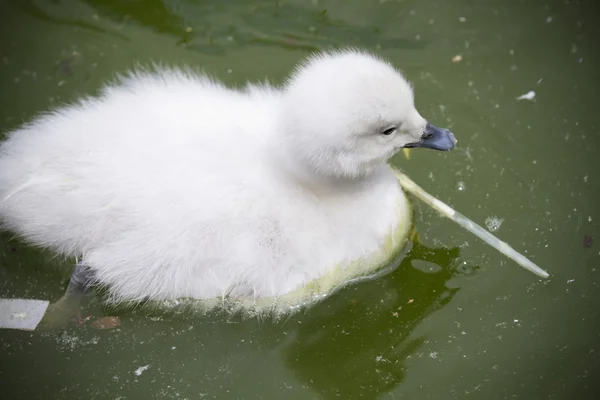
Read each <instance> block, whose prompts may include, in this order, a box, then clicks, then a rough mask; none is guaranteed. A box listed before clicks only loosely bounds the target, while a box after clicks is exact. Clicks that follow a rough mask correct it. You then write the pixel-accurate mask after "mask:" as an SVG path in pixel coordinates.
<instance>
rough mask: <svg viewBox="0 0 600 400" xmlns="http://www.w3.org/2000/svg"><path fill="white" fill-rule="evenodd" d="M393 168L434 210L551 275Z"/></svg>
mask: <svg viewBox="0 0 600 400" xmlns="http://www.w3.org/2000/svg"><path fill="white" fill-rule="evenodd" d="M392 170H393V172H394V174H395V175H396V178H398V181H399V182H400V185H401V186H402V187H403V188H404V189H406V191H408V192H409V193H411V194H412V195H414V196H415V197H417V198H419V199H420V200H421V201H423V202H424V203H426V204H427V205H429V206H430V207H432V208H433V209H434V210H436V211H438V212H439V213H440V214H442V215H443V216H444V217H447V218H449V219H451V220H452V221H454V222H456V223H457V224H459V225H460V226H462V227H463V228H465V229H466V230H468V231H469V232H471V233H472V234H474V235H475V236H477V237H478V238H480V239H481V240H483V241H484V242H486V243H487V244H489V245H490V246H492V247H493V248H495V249H496V250H498V251H499V252H501V253H502V254H504V255H505V256H507V257H508V258H511V259H512V260H514V261H515V262H516V263H517V264H519V265H520V266H522V267H523V268H525V269H526V270H528V271H531V272H533V273H534V274H536V275H538V276H540V277H542V278H548V277H549V274H548V273H547V272H546V271H544V270H543V269H541V268H540V267H538V266H537V265H536V264H534V263H533V262H532V261H531V260H529V259H528V258H527V257H525V256H524V255H522V254H521V253H519V252H518V251H516V250H515V249H513V248H512V247H510V246H509V245H508V243H505V242H503V241H502V240H500V239H498V238H497V237H496V236H494V235H492V234H491V233H489V232H488V231H486V230H485V229H483V228H482V227H481V226H479V225H477V224H476V223H475V222H473V221H471V220H470V219H469V218H467V217H465V216H464V215H462V214H461V213H459V212H458V211H456V210H454V209H453V208H452V207H450V206H448V205H447V204H445V203H444V202H442V201H441V200H438V199H436V198H435V197H433V196H432V195H430V194H429V193H427V192H426V191H425V190H423V189H422V188H421V187H420V186H419V185H417V184H416V183H415V182H414V181H413V180H412V179H410V178H409V177H408V176H406V175H405V174H404V173H402V172H401V171H399V170H397V169H395V168H392Z"/></svg>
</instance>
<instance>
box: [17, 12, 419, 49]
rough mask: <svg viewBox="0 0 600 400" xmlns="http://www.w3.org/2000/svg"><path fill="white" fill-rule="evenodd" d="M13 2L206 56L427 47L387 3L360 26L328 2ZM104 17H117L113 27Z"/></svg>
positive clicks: (50, 18) (46, 17)
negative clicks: (145, 34)
mask: <svg viewBox="0 0 600 400" xmlns="http://www.w3.org/2000/svg"><path fill="white" fill-rule="evenodd" d="M12 4H13V6H15V7H17V8H18V9H20V10H21V11H22V12H24V13H26V14H28V15H30V16H32V17H35V18H37V19H41V20H43V21H46V22H52V23H55V24H59V25H65V26H74V27H79V28H82V29H87V30H91V31H94V32H97V33H106V34H110V35H112V36H115V37H118V38H120V39H125V40H128V38H127V36H126V35H124V34H122V33H120V32H118V31H120V30H121V28H122V27H123V26H124V25H127V24H132V25H138V26H141V27H145V28H149V29H151V30H152V31H155V32H158V33H161V34H165V35H169V36H173V37H175V38H177V42H176V44H177V45H181V46H185V47H186V48H188V49H190V50H193V51H197V52H200V53H204V54H224V53H226V52H228V51H233V50H242V49H246V48H248V46H257V45H259V46H274V47H283V48H286V49H299V50H305V51H313V50H318V49H324V48H330V47H338V46H358V47H363V48H372V49H374V48H393V49H422V48H425V47H426V46H427V45H428V41H427V40H426V39H421V38H415V37H413V36H410V37H409V36H398V34H397V33H396V34H391V31H392V30H391V29H388V27H387V25H389V19H388V18H386V17H387V14H386V8H385V6H382V7H378V8H374V9H373V10H375V11H373V15H372V17H371V18H369V20H372V23H369V24H360V25H359V24H352V23H350V22H349V21H342V20H340V19H338V18H336V17H335V16H332V15H331V13H330V12H329V11H328V9H327V8H326V7H325V6H318V5H316V4H313V5H304V4H298V3H282V2H276V1H262V2H261V1H259V2H255V1H240V0H238V1H228V2H222V1H205V2H202V3H200V4H196V3H191V2H187V1H178V0H172V1H162V0H148V1H143V2H140V1H132V0H123V1H113V0H81V4H85V5H86V6H89V7H91V8H92V9H93V10H94V12H95V14H93V13H86V12H79V13H77V12H75V13H74V12H73V11H72V9H70V8H72V7H69V6H68V5H63V4H61V3H52V2H50V3H48V2H36V1H32V0H28V1H14V0H13V1H12ZM407 15H408V8H407V10H406V13H404V14H400V15H397V16H396V19H395V20H394V21H393V24H394V25H395V26H396V25H397V24H401V23H402V21H403V19H404V18H407ZM101 20H108V21H112V23H113V24H114V26H113V27H112V28H110V27H109V26H110V25H107V24H105V23H103V22H102V21H101ZM385 21H387V22H385ZM384 22H385V23H384ZM115 28H118V31H117V29H115ZM394 31H395V30H394Z"/></svg>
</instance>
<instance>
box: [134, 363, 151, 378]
mask: <svg viewBox="0 0 600 400" xmlns="http://www.w3.org/2000/svg"><path fill="white" fill-rule="evenodd" d="M148 368H150V364H148V365H144V366H143V367H139V368H138V369H136V370H135V371H133V373H134V374H136V375H137V376H140V375H141V374H142V372H144V371H146V370H147V369H148Z"/></svg>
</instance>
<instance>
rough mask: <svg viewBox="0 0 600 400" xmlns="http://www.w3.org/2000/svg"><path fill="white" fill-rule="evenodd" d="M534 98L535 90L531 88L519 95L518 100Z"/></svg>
mask: <svg viewBox="0 0 600 400" xmlns="http://www.w3.org/2000/svg"><path fill="white" fill-rule="evenodd" d="M533 99H535V92H534V91H533V90H530V91H529V92H527V93H525V94H522V95H520V96H519V97H517V100H533Z"/></svg>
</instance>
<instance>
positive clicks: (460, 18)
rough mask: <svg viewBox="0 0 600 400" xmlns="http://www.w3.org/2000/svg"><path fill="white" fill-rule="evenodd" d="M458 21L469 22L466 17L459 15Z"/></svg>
mask: <svg viewBox="0 0 600 400" xmlns="http://www.w3.org/2000/svg"><path fill="white" fill-rule="evenodd" d="M458 22H467V19H466V18H465V17H458Z"/></svg>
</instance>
